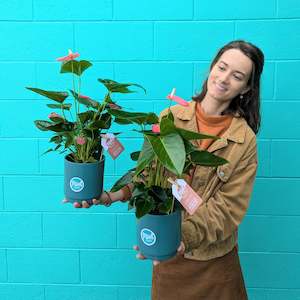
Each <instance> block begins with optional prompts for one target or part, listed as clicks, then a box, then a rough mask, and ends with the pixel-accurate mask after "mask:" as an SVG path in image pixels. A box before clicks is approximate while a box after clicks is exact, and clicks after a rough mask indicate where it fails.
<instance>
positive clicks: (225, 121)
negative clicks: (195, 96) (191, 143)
mask: <svg viewBox="0 0 300 300" xmlns="http://www.w3.org/2000/svg"><path fill="white" fill-rule="evenodd" d="M232 119H233V116H231V115H207V114H205V112H204V111H203V109H202V107H201V103H200V102H198V103H197V104H196V120H197V126H198V131H199V132H200V133H203V134H209V135H215V136H219V137H221V136H222V134H223V133H224V132H225V131H226V130H227V129H228V128H229V126H230V124H231V121H232ZM213 141H214V140H213V139H205V140H199V141H198V144H199V147H200V148H201V149H202V150H206V149H207V148H208V147H209V146H210V145H211V144H212V143H213Z"/></svg>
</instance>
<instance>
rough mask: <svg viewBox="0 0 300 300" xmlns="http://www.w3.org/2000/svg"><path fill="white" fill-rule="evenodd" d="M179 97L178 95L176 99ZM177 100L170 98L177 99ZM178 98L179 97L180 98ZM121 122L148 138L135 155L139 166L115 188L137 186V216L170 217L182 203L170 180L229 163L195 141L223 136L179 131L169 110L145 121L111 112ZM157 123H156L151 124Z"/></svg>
mask: <svg viewBox="0 0 300 300" xmlns="http://www.w3.org/2000/svg"><path fill="white" fill-rule="evenodd" d="M176 97H177V96H176ZM176 97H169V99H171V100H174V99H175V100H176ZM177 98H178V97H177ZM176 102H178V103H179V104H181V105H184V106H187V105H188V102H184V100H183V99H177V101H176ZM110 111H111V113H112V114H113V115H114V116H115V117H116V118H118V119H120V120H124V121H125V122H133V123H137V124H139V125H141V129H140V130H139V132H140V134H141V135H142V136H143V138H144V144H143V147H142V149H141V151H137V152H134V153H132V154H131V158H132V159H133V160H134V161H136V167H135V168H134V169H131V170H129V171H128V172H127V173H126V174H125V175H123V176H122V177H121V178H120V179H119V180H118V181H117V182H116V183H115V184H114V186H113V187H112V191H116V190H119V189H120V188H122V187H123V186H125V185H127V184H129V183H133V186H134V187H133V192H132V197H131V199H130V201H129V209H132V208H135V209H136V217H137V218H141V217H143V216H144V215H146V214H170V213H172V212H174V210H175V209H176V207H180V206H181V205H180V203H179V202H177V201H176V202H175V201H174V197H173V195H172V192H171V184H170V182H169V181H168V178H169V177H171V178H173V179H175V178H187V177H188V176H189V175H190V173H191V170H193V169H194V168H195V167H196V165H201V166H210V167H217V166H219V165H223V164H225V163H227V160H225V159H223V158H221V157H218V156H216V155H214V154H212V153H210V152H208V151H206V150H200V149H199V148H198V147H197V146H196V145H195V143H193V142H195V140H201V139H214V140H215V139H218V138H219V137H216V136H212V135H206V134H202V133H198V132H192V131H189V130H185V129H183V128H178V127H177V126H176V125H175V124H174V116H173V114H172V112H171V110H170V108H169V110H168V113H167V114H166V115H164V116H163V117H161V118H160V120H159V122H158V123H156V122H155V121H156V120H158V117H157V116H156V117H155V118H154V117H153V113H151V114H149V116H148V117H147V116H143V118H140V119H138V120H137V119H135V118H130V116H128V115H126V114H125V113H123V112H121V111H118V110H110ZM146 120H147V121H148V122H147V124H149V120H150V123H152V129H151V130H147V129H146V126H145V125H146V123H143V121H146ZM151 121H153V122H151Z"/></svg>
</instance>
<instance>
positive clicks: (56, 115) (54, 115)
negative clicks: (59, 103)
mask: <svg viewBox="0 0 300 300" xmlns="http://www.w3.org/2000/svg"><path fill="white" fill-rule="evenodd" d="M48 118H49V119H51V118H60V119H63V117H62V116H60V115H59V114H57V113H56V112H52V113H51V114H49V116H48Z"/></svg>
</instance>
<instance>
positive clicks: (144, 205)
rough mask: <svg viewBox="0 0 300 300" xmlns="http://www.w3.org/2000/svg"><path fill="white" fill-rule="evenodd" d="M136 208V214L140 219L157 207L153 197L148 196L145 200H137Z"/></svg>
mask: <svg viewBox="0 0 300 300" xmlns="http://www.w3.org/2000/svg"><path fill="white" fill-rule="evenodd" d="M135 208H136V211H135V216H136V217H137V218H138V219H140V218H141V217H143V216H145V215H146V214H148V213H149V212H151V210H152V209H154V208H155V203H154V200H153V199H151V198H150V197H146V198H145V199H144V200H143V201H137V202H136V203H135Z"/></svg>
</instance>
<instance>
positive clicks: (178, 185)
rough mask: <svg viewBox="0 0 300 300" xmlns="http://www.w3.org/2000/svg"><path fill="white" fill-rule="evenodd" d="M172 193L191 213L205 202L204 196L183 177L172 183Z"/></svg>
mask: <svg viewBox="0 0 300 300" xmlns="http://www.w3.org/2000/svg"><path fill="white" fill-rule="evenodd" d="M172 193H173V195H174V197H175V198H176V199H177V200H178V201H179V202H180V203H181V204H182V206H183V207H184V208H185V209H186V211H187V212H188V213H189V214H190V215H193V214H194V213H195V211H196V210H197V208H198V207H199V206H200V205H201V204H202V203H203V200H202V198H201V197H200V196H199V195H198V194H197V193H196V192H195V191H194V190H193V189H192V187H191V186H190V185H188V184H187V183H186V181H185V180H183V179H176V181H175V182H174V183H173V184H172Z"/></svg>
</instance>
